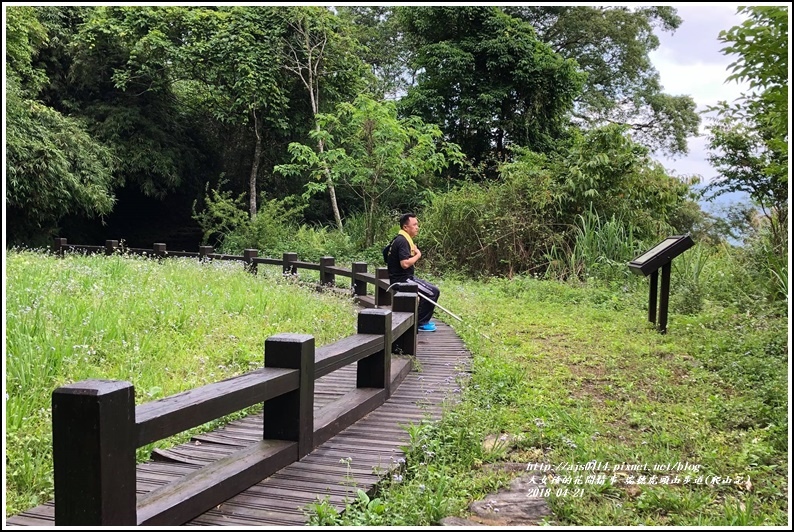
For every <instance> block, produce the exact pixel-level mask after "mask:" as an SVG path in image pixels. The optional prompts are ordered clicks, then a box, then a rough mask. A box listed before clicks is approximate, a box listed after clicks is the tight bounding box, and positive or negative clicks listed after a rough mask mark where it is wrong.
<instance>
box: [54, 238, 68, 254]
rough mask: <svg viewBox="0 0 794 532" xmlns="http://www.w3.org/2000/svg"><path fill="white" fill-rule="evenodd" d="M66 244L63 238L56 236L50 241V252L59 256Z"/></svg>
mask: <svg viewBox="0 0 794 532" xmlns="http://www.w3.org/2000/svg"><path fill="white" fill-rule="evenodd" d="M66 246H67V244H66V239H65V238H56V239H55V240H54V241H53V242H52V252H53V253H55V254H56V255H57V256H59V257H63V250H64V248H65V247H66Z"/></svg>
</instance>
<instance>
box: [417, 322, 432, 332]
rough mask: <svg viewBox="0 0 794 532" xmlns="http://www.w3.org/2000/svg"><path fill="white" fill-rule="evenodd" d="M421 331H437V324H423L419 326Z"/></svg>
mask: <svg viewBox="0 0 794 532" xmlns="http://www.w3.org/2000/svg"><path fill="white" fill-rule="evenodd" d="M419 330H420V331H425V332H433V331H435V330H436V324H435V323H432V322H428V323H423V324H422V325H420V326H419Z"/></svg>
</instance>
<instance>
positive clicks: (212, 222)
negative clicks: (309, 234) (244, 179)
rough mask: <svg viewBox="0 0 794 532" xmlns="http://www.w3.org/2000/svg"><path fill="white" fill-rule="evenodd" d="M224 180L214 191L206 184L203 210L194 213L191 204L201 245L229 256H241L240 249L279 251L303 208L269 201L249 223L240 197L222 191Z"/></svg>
mask: <svg viewBox="0 0 794 532" xmlns="http://www.w3.org/2000/svg"><path fill="white" fill-rule="evenodd" d="M225 183H226V180H225V179H223V178H221V180H220V181H219V183H218V188H217V189H211V190H210V189H209V183H207V185H206V195H205V197H204V208H203V209H202V210H200V211H197V210H196V205H197V202H194V203H193V219H194V220H196V222H197V223H198V224H199V226H200V227H201V229H202V231H203V239H204V242H205V243H206V242H213V245H214V246H216V247H218V248H219V249H222V250H224V251H226V252H229V253H241V252H242V250H243V249H247V248H251V249H260V250H268V251H270V250H273V251H277V250H282V251H295V250H294V249H284V247H285V242H291V240H290V239H289V238H285V237H286V236H287V235H290V234H292V231H291V230H290V229H291V228H292V227H293V226H294V224H295V221H296V220H297V219H298V217H299V216H300V215H301V213H302V212H303V209H304V208H305V207H304V205H301V204H299V203H298V202H297V200H296V198H294V197H289V198H285V199H282V200H276V199H272V200H269V201H266V202H264V204H263V205H261V208H260V211H259V215H258V216H257V217H256V218H254V219H253V220H252V219H251V218H250V216H249V215H248V213H247V212H246V210H245V198H244V196H245V195H244V194H240V195H238V196H237V197H236V198H235V197H233V195H232V192H231V191H229V190H222V187H223V185H224V184H225Z"/></svg>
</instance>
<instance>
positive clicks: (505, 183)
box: [422, 126, 689, 277]
mask: <svg viewBox="0 0 794 532" xmlns="http://www.w3.org/2000/svg"><path fill="white" fill-rule="evenodd" d="M500 171H501V176H502V178H501V179H500V180H497V181H491V182H487V183H479V184H475V183H464V184H462V185H461V186H460V187H458V188H456V189H452V190H450V191H449V192H446V193H443V194H436V195H434V196H432V198H431V200H430V202H429V203H428V206H427V207H426V208H425V209H424V211H423V213H422V219H423V226H424V229H423V236H422V238H423V239H425V241H426V242H427V244H425V247H424V249H426V250H427V257H428V260H429V262H432V263H434V264H437V265H438V266H439V267H441V268H447V267H451V268H453V269H463V270H465V271H467V272H470V273H475V274H489V273H490V274H507V275H512V274H514V273H521V272H535V273H543V272H544V271H545V270H546V269H547V268H548V267H549V266H551V268H552V272H553V274H554V275H562V276H565V277H567V276H571V275H573V276H578V275H580V274H583V273H585V272H584V268H595V267H596V264H601V266H600V267H602V268H606V269H605V270H604V273H606V272H607V271H608V270H610V269H612V268H610V267H609V261H612V264H616V263H620V262H621V261H627V260H630V259H631V258H632V254H633V253H635V252H636V251H637V250H638V249H637V248H638V246H639V245H640V243H641V242H642V241H645V240H655V239H657V238H658V237H659V234H660V233H662V232H666V231H667V228H668V227H669V225H668V219H672V218H673V216H674V215H675V214H676V213H677V212H678V207H679V206H680V204H681V203H682V202H683V201H684V199H685V198H687V197H688V190H689V183H685V182H683V181H680V180H678V179H676V178H674V177H670V176H668V175H666V174H665V172H664V169H663V168H662V167H661V166H660V165H659V164H658V163H655V162H654V161H651V160H650V159H649V158H648V156H647V150H646V149H645V148H643V147H642V146H640V145H638V144H636V143H634V142H632V141H631V139H629V138H626V136H625V135H624V128H622V127H618V126H613V127H605V128H602V129H599V130H593V131H590V132H587V133H586V134H583V135H577V136H575V137H574V138H573V139H572V140H571V145H570V149H569V150H568V151H567V152H564V153H562V154H560V155H554V154H552V155H546V156H544V155H539V154H537V153H533V152H530V151H528V150H523V149H516V150H514V161H513V162H511V163H506V164H504V165H502V166H501V168H500ZM588 212H590V213H598V218H599V219H596V218H594V217H593V216H592V215H589V216H588V215H586V214H580V213H588ZM585 216H588V217H587V219H585V218H584V217H585ZM582 223H585V225H590V226H596V225H597V226H598V227H599V231H600V230H601V229H604V228H606V229H608V232H607V233H604V234H603V235H599V236H596V235H597V234H599V232H598V231H595V230H585V231H584V232H583V231H581V230H577V226H580V225H581V224H582ZM577 240H578V241H579V244H578V249H576V246H577ZM598 242H601V244H597V245H599V246H601V245H603V246H607V247H611V248H612V249H602V250H599V251H591V250H594V249H596V248H594V247H593V246H594V245H596V244H595V243H598ZM617 248H620V249H619V250H618V249H617ZM424 249H423V253H424ZM576 253H578V255H576ZM599 257H600V259H599ZM550 261H551V264H550V263H549V262H550ZM605 261H606V262H605ZM618 275H619V276H620V275H625V269H624V272H623V273H622V274H618ZM609 276H610V275H607V277H609Z"/></svg>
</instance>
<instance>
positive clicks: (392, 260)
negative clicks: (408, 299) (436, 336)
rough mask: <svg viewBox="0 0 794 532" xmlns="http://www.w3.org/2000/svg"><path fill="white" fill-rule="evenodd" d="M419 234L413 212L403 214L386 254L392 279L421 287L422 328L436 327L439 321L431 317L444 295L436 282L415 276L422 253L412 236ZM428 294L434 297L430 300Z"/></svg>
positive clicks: (392, 282)
mask: <svg viewBox="0 0 794 532" xmlns="http://www.w3.org/2000/svg"><path fill="white" fill-rule="evenodd" d="M417 234H419V220H417V218H416V215H415V214H414V213H412V212H409V213H406V214H403V215H402V216H401V217H400V232H399V233H398V234H397V236H395V237H394V239H393V240H392V241H391V244H389V245H388V246H387V248H388V249H384V258H385V259H386V265H387V266H388V268H389V282H390V283H391V284H394V283H411V284H415V285H417V290H418V291H419V294H420V296H424V297H420V298H419V318H418V320H419V321H418V325H419V330H420V331H435V330H436V324H435V323H433V322H432V321H430V318H432V317H433V311H434V310H435V308H436V307H435V305H434V304H433V302H437V301H438V297H439V296H440V295H441V292H440V290H439V289H438V287H437V286H435V285H434V284H432V283H429V282H427V281H425V280H424V279H419V278H418V277H415V276H414V265H415V264H416V262H417V261H418V260H419V259H420V258H421V257H422V252H421V251H419V248H418V247H416V245H415V244H414V241H413V239H414V238H415V237H416V235H417ZM425 298H428V299H430V300H432V302H431V301H428V300H427V299H425Z"/></svg>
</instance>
